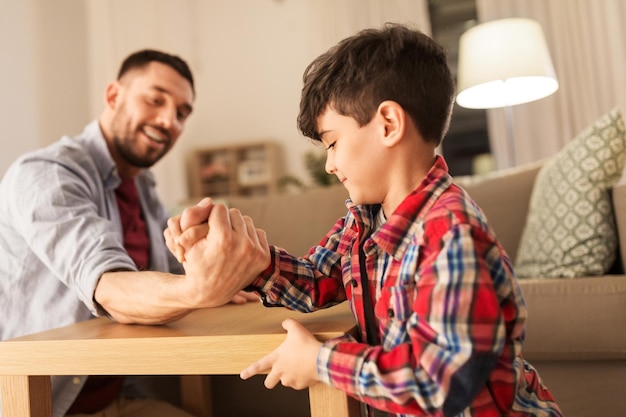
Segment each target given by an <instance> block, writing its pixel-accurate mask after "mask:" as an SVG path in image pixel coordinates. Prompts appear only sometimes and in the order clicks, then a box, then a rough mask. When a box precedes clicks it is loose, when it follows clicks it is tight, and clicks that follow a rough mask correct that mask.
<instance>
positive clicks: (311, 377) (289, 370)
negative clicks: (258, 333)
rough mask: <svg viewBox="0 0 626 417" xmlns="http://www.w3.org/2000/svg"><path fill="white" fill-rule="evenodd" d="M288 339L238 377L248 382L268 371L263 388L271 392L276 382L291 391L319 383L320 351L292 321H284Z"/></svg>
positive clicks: (309, 336) (314, 342) (319, 344)
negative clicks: (318, 363)
mask: <svg viewBox="0 0 626 417" xmlns="http://www.w3.org/2000/svg"><path fill="white" fill-rule="evenodd" d="M283 328H284V329H285V330H287V338H286V339H285V341H284V342H283V343H282V344H281V345H280V346H278V347H277V348H276V349H275V350H274V351H272V352H270V353H269V354H267V355H266V356H264V357H263V358H261V359H259V360H258V361H256V362H255V363H253V364H252V365H250V366H248V367H247V368H246V369H244V370H243V371H242V372H241V374H240V376H241V378H242V379H248V378H250V377H252V376H254V375H258V374H261V373H263V372H265V371H267V370H269V374H268V375H267V377H266V378H265V386H266V387H267V388H270V389H271V388H274V387H275V386H276V384H278V382H281V383H282V384H283V385H284V386H286V387H290V388H294V389H304V388H307V387H309V386H311V385H313V384H314V383H316V382H318V381H319V379H318V377H317V356H318V354H319V350H320V348H321V347H322V343H321V342H320V341H318V340H317V339H316V338H315V336H313V335H312V334H311V333H310V332H309V331H308V330H307V329H305V328H304V326H302V325H301V324H300V323H298V322H297V321H295V320H293V319H287V320H285V321H283Z"/></svg>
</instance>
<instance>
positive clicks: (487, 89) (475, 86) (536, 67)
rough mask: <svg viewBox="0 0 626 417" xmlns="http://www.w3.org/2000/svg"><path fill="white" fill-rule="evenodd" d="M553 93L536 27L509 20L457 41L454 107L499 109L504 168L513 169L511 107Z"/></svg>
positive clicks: (477, 28)
mask: <svg viewBox="0 0 626 417" xmlns="http://www.w3.org/2000/svg"><path fill="white" fill-rule="evenodd" d="M558 88H559V84H558V82H557V79H556V75H555V72H554V67H553V65H552V59H551V58H550V52H549V51H548V45H547V43H546V40H545V38H544V35H543V30H542V29H541V26H540V25H539V23H537V22H536V21H534V20H531V19H524V18H512V19H500V20H494V21H490V22H487V23H483V24H480V25H476V26H474V27H472V28H470V29H468V30H467V31H466V32H464V33H463V34H462V35H461V38H460V40H459V60H458V70H457V91H458V94H457V97H456V102H457V104H458V105H459V106H462V107H467V108H471V109H493V108H504V115H505V122H506V136H507V142H508V143H507V145H508V148H509V152H510V154H509V157H510V161H509V162H510V165H511V166H515V165H516V164H517V161H516V155H515V140H514V135H513V110H512V106H514V105H517V104H522V103H527V102H530V101H534V100H539V99H541V98H544V97H547V96H549V95H550V94H552V93H554V92H555V91H556V90H557V89H558Z"/></svg>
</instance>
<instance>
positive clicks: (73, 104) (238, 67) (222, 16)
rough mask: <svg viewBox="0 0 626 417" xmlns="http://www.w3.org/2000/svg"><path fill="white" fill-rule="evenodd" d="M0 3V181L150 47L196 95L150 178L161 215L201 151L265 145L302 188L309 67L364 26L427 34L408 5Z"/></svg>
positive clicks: (416, 4) (155, 0)
mask: <svg viewBox="0 0 626 417" xmlns="http://www.w3.org/2000/svg"><path fill="white" fill-rule="evenodd" d="M2 1H3V5H2V9H3V10H2V11H1V12H0V19H2V20H0V31H2V32H0V34H1V35H2V36H0V47H1V48H2V51H3V52H4V51H8V52H9V55H10V59H9V60H7V61H6V62H11V61H13V62H14V63H15V66H13V67H9V68H7V66H4V65H3V66H2V67H1V68H2V69H0V71H2V73H0V83H1V84H0V91H8V92H9V94H6V95H5V94H2V96H0V106H1V107H0V109H1V110H2V112H1V113H0V117H2V119H0V121H2V122H3V123H2V125H3V126H10V128H9V134H8V135H6V136H5V139H4V142H3V144H2V149H3V152H2V153H1V158H2V159H0V170H1V172H4V170H5V169H6V167H7V166H8V163H9V162H10V161H11V160H12V159H14V157H15V156H16V155H18V154H20V153H22V152H23V151H25V150H28V149H33V148H35V147H38V146H42V145H45V144H47V143H50V142H51V141H53V140H55V139H56V138H58V137H59V136H60V135H61V134H62V133H67V134H74V133H76V132H78V131H79V130H80V129H82V127H83V126H84V125H85V124H86V123H87V122H88V121H89V120H90V119H91V118H94V117H96V116H97V115H98V114H99V112H100V110H101V108H102V94H103V90H104V87H105V85H106V83H107V82H108V81H110V80H111V79H113V78H114V77H115V75H116V72H117V69H118V66H119V64H120V62H121V60H122V59H123V58H124V57H125V56H126V55H128V53H130V52H133V51H135V50H137V49H140V48H146V47H150V48H158V49H163V50H166V51H168V52H172V53H175V54H178V55H180V56H181V57H183V58H185V59H186V60H187V61H188V63H189V64H190V66H191V67H192V71H193V72H194V76H195V78H196V91H197V99H196V103H195V111H194V114H193V115H192V116H191V117H190V119H189V121H188V123H187V126H186V131H185V132H184V133H183V136H182V137H181V139H180V140H179V142H178V143H177V145H176V146H175V147H174V148H173V149H172V151H171V152H170V154H169V155H168V156H166V157H165V158H164V159H163V160H162V161H161V162H159V163H158V164H157V165H156V166H155V169H154V171H155V173H156V175H157V181H158V187H159V193H160V195H161V197H162V198H163V200H164V201H165V202H166V204H168V205H174V204H176V203H177V202H179V201H180V200H183V199H185V198H186V197H187V160H188V157H189V155H190V153H191V151H192V150H193V149H194V148H197V147H202V146H211V145H217V144H224V143H229V142H233V143H234V142H245V141H254V140H258V139H271V140H275V141H277V142H279V143H280V144H281V146H282V149H283V153H284V159H285V165H286V166H285V168H286V173H290V174H292V175H296V176H299V177H301V178H303V179H305V180H306V179H308V176H307V173H306V170H305V169H304V167H303V154H304V153H305V152H306V151H308V150H311V149H314V147H313V145H311V143H310V141H309V140H308V139H306V138H303V137H301V136H300V134H299V133H298V131H297V129H296V116H297V113H298V107H299V99H300V89H301V77H302V72H303V71H304V69H305V67H306V66H307V65H308V63H309V62H310V61H311V60H312V59H313V58H315V57H316V56H317V55H319V54H320V53H321V52H323V51H325V50H326V49H327V48H328V47H330V46H332V45H333V44H335V43H336V42H337V41H338V40H339V39H341V38H343V37H345V36H347V35H349V34H352V33H354V32H355V31H356V30H358V29H361V28H363V27H365V26H378V25H380V23H382V22H384V21H391V20H394V21H412V22H413V23H415V24H416V25H417V26H418V27H421V28H423V30H424V31H425V32H429V30H430V28H429V24H428V17H427V13H426V2H425V1H418V0H211V1H205V0H106V1H86V0H63V1H62V2H51V1H49V0H19V1H18V0H13V1H9V0H2ZM4 3H6V4H7V6H8V10H7V11H6V13H5V10H4V9H5V8H6V6H5V5H4ZM4 20H6V22H5V21H4ZM5 23H7V24H6V25H5ZM5 31H6V32H8V34H7V35H5V33H4V32H5ZM9 36H10V37H9ZM16 40H18V42H17V43H16V42H15V41H16ZM5 43H6V45H5ZM4 53H5V55H6V54H7V52H4ZM5 72H7V73H6V74H5ZM5 133H6V128H5ZM11 138H13V139H11ZM17 138H20V139H19V140H18V139H17Z"/></svg>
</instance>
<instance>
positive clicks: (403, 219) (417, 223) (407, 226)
mask: <svg viewBox="0 0 626 417" xmlns="http://www.w3.org/2000/svg"><path fill="white" fill-rule="evenodd" d="M451 184H452V178H451V177H450V175H449V174H448V166H447V164H446V162H445V160H444V159H443V158H442V157H441V156H439V155H438V156H437V157H436V159H435V163H434V164H433V166H432V167H431V168H430V170H429V171H428V173H427V174H426V176H425V177H424V179H423V180H422V181H421V183H420V184H419V185H418V186H417V187H416V188H415V189H414V190H413V191H412V192H411V193H410V194H409V195H408V196H406V198H405V199H404V200H403V201H402V202H401V203H400V205H399V206H398V207H397V208H396V210H395V211H394V212H393V213H392V214H391V216H388V219H387V221H386V222H385V223H384V224H383V225H382V227H381V228H380V229H378V230H377V231H376V232H375V233H374V234H373V235H372V239H373V240H374V241H375V242H376V244H377V245H378V246H380V247H381V249H383V250H384V251H386V252H388V253H389V254H390V255H392V256H393V257H394V258H401V257H402V256H403V255H404V253H405V252H406V249H407V247H408V246H409V245H410V244H411V243H412V238H411V237H412V236H415V235H416V234H418V233H419V232H420V229H422V225H423V222H424V217H425V216H426V214H427V213H428V212H429V210H430V208H431V207H432V206H433V204H435V202H436V201H437V199H438V198H439V196H440V195H441V194H442V193H443V192H444V191H445V190H447V189H448V188H449V187H450V185H451Z"/></svg>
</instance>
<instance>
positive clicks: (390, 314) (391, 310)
mask: <svg viewBox="0 0 626 417" xmlns="http://www.w3.org/2000/svg"><path fill="white" fill-rule="evenodd" d="M395 315H396V314H395V313H394V312H393V309H391V308H390V309H389V310H387V317H389V318H390V319H392V318H394V316H395Z"/></svg>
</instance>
